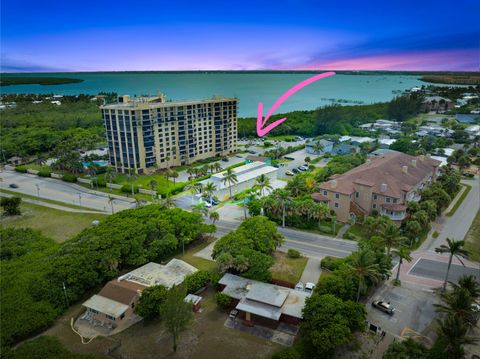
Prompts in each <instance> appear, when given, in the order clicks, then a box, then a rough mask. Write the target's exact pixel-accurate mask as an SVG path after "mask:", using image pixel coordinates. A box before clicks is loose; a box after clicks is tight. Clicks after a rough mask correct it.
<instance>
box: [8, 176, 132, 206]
mask: <svg viewBox="0 0 480 359" xmlns="http://www.w3.org/2000/svg"><path fill="white" fill-rule="evenodd" d="M0 178H1V180H2V181H1V183H0V187H1V188H3V189H6V190H9V191H13V192H19V193H24V194H28V195H31V196H35V197H39V199H42V198H45V199H50V200H54V201H59V202H63V203H67V204H73V205H77V206H82V207H87V208H92V209H96V210H101V211H107V212H111V204H110V203H109V201H108V193H103V192H98V191H93V190H89V189H87V188H84V187H82V186H79V185H76V184H72V183H67V182H62V181H61V180H58V179H53V178H44V177H38V176H34V175H27V174H22V173H17V172H13V171H2V172H1V173H0ZM12 183H14V184H16V185H17V186H18V188H10V187H9V185H10V184H12ZM37 186H38V189H37ZM133 207H135V201H134V200H132V199H129V198H126V197H119V196H117V197H116V198H115V199H114V200H113V208H114V212H118V211H122V210H124V209H128V208H133Z"/></svg>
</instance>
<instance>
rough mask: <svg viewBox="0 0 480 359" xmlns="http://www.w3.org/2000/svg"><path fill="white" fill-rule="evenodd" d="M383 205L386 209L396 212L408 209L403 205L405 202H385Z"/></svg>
mask: <svg viewBox="0 0 480 359" xmlns="http://www.w3.org/2000/svg"><path fill="white" fill-rule="evenodd" d="M382 207H383V208H385V209H388V210H390V211H394V212H399V211H406V210H407V206H405V205H403V204H399V203H390V204H389V203H384V204H382Z"/></svg>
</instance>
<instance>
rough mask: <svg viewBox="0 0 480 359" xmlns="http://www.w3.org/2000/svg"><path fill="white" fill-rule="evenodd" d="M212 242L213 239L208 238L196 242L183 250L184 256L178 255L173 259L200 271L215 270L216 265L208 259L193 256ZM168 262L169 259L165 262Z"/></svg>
mask: <svg viewBox="0 0 480 359" xmlns="http://www.w3.org/2000/svg"><path fill="white" fill-rule="evenodd" d="M214 240H215V238H209V239H208V240H203V241H196V242H194V243H192V244H191V245H189V246H188V247H187V248H186V249H185V254H182V253H180V254H178V255H176V256H175V257H176V258H178V259H181V260H183V261H185V262H187V263H189V264H191V265H192V266H194V267H195V268H197V269H200V270H207V271H209V270H212V269H215V268H216V267H217V265H216V263H215V262H214V261H209V260H208V259H204V258H200V257H196V256H194V254H195V253H197V252H198V251H200V250H201V249H203V248H205V247H206V246H208V245H209V244H210V243H212V242H213V241H214ZM169 260H170V259H168V260H166V261H165V262H168V261H169Z"/></svg>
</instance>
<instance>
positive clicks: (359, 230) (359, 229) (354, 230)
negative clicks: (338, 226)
mask: <svg viewBox="0 0 480 359" xmlns="http://www.w3.org/2000/svg"><path fill="white" fill-rule="evenodd" d="M351 234H353V235H354V236H355V239H356V240H358V239H362V238H366V237H367V234H366V231H365V228H364V227H363V226H361V225H359V224H354V225H353V226H350V228H349V229H347V231H346V232H345V233H344V234H343V238H348V236H349V235H351Z"/></svg>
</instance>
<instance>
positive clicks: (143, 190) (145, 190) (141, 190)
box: [138, 188, 157, 195]
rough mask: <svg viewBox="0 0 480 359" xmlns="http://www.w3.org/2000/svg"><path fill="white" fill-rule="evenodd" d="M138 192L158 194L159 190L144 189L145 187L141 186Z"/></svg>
mask: <svg viewBox="0 0 480 359" xmlns="http://www.w3.org/2000/svg"><path fill="white" fill-rule="evenodd" d="M138 192H140V193H143V194H149V195H156V194H157V191H152V190H150V189H143V188H139V189H138Z"/></svg>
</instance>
